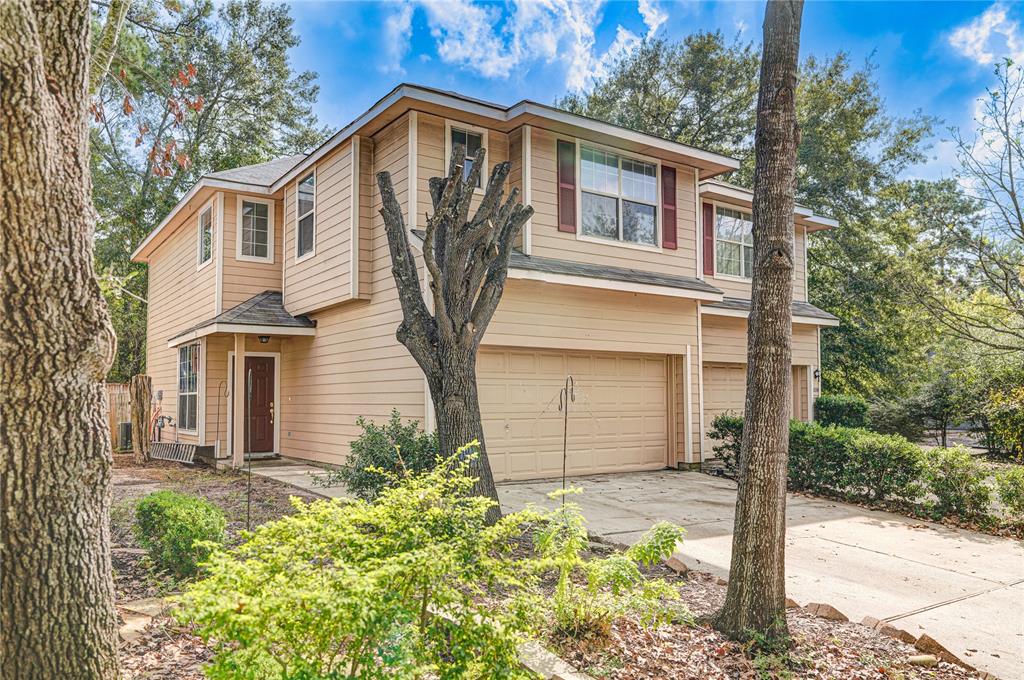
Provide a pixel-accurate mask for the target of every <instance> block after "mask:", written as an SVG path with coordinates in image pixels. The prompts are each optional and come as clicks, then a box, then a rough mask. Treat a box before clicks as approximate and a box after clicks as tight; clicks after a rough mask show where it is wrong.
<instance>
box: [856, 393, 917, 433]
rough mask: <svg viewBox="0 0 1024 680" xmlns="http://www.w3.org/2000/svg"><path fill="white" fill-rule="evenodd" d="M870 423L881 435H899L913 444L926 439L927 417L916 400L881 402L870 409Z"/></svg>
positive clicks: (876, 402)
mask: <svg viewBox="0 0 1024 680" xmlns="http://www.w3.org/2000/svg"><path fill="white" fill-rule="evenodd" d="M868 422H869V423H870V427H871V429H872V430H874V431H875V432H878V433H880V434H898V435H900V436H901V437H904V438H906V439H908V440H910V441H912V442H919V441H921V440H922V439H923V438H924V431H925V416H924V412H923V410H922V408H921V404H920V403H919V402H918V400H917V399H916V398H913V397H908V398H906V399H901V400H880V401H874V402H872V403H871V406H869V407H868Z"/></svg>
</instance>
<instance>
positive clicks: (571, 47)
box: [420, 0, 668, 90]
mask: <svg viewBox="0 0 1024 680" xmlns="http://www.w3.org/2000/svg"><path fill="white" fill-rule="evenodd" d="M420 4H421V5H422V6H423V8H424V10H425V13H426V17H427V24H428V26H429V27H430V34H431V37H432V38H433V39H434V42H435V45H436V48H437V54H438V56H439V57H440V59H441V61H443V62H445V63H447V64H453V65H456V66H460V67H462V68H465V69H468V70H470V71H474V72H476V73H479V74H480V75H482V76H484V77H486V78H508V77H510V76H512V74H513V73H515V72H516V70H517V69H525V68H527V67H528V65H529V64H530V63H532V62H537V61H543V62H547V63H551V62H554V61H556V60H558V61H562V62H564V63H565V64H566V83H565V84H566V87H568V88H569V89H571V90H583V89H586V88H587V87H589V86H590V85H592V84H593V82H594V79H595V78H600V77H601V76H602V75H605V74H607V72H608V69H609V67H610V66H611V64H612V63H614V61H615V60H617V59H619V58H621V57H623V56H625V55H626V54H628V53H629V52H630V51H632V50H633V49H635V48H636V46H637V45H638V44H639V43H640V41H641V40H642V38H641V37H640V36H638V35H637V34H636V33H634V32H632V31H630V30H628V29H626V28H624V27H623V26H618V27H617V29H616V34H615V39H614V41H613V42H612V44H611V45H610V46H609V47H608V49H607V50H605V51H604V52H599V51H598V50H597V49H596V42H597V39H596V35H595V28H596V27H597V26H598V25H599V24H600V23H601V15H602V10H603V9H604V4H605V0H593V1H591V2H579V1H578V0H508V2H507V3H506V4H505V5H504V7H502V6H498V5H481V4H476V3H474V2H472V1H471V0H420ZM503 10H504V11H503ZM637 12H638V14H639V15H640V17H641V19H642V20H643V23H644V25H645V26H646V28H647V31H646V33H645V36H646V37H650V36H653V35H654V34H655V33H656V32H657V31H658V29H659V28H660V27H661V26H662V25H663V24H664V23H665V21H667V19H668V14H667V13H666V12H665V11H664V10H663V9H662V8H661V7H660V6H659V5H658V4H657V3H656V1H655V0H638V3H637Z"/></svg>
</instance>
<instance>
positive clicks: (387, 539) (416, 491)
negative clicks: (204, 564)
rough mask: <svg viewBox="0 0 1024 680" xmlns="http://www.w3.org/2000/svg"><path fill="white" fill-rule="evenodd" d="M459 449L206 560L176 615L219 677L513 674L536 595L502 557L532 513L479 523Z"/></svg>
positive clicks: (526, 572) (527, 574)
mask: <svg viewBox="0 0 1024 680" xmlns="http://www.w3.org/2000/svg"><path fill="white" fill-rule="evenodd" d="M466 452H467V449H465V448H464V449H463V450H460V451H459V452H458V453H457V454H456V455H455V456H453V457H452V458H450V459H448V460H442V461H439V463H438V464H437V465H436V466H435V467H434V468H433V469H431V470H429V471H426V472H422V473H411V474H401V475H399V474H391V473H385V476H386V477H387V478H388V482H389V484H388V485H386V486H385V487H384V488H383V489H382V490H381V492H380V494H379V495H378V496H377V498H376V499H375V500H374V501H372V502H370V501H365V500H356V501H352V502H349V503H344V502H341V501H337V500H335V501H316V502H313V503H309V504H304V503H302V502H301V501H298V500H296V501H294V502H295V508H296V514H294V515H292V516H289V517H285V518H283V519H280V520H277V521H275V522H270V523H268V524H265V525H263V526H261V527H259V528H257V529H256V530H255V531H254V532H253V533H252V534H251V536H249V538H248V539H247V540H246V541H245V542H244V543H243V544H242V545H240V546H238V547H237V548H235V549H232V550H228V551H217V552H215V553H214V554H213V555H212V556H211V558H210V566H209V577H208V578H206V579H204V580H202V581H199V582H197V583H194V584H193V585H191V586H190V587H189V588H188V589H187V590H186V592H185V594H184V595H183V597H182V600H181V601H182V608H181V612H180V614H179V616H180V617H181V618H182V620H185V621H193V622H194V623H195V625H196V630H197V632H198V634H199V635H200V636H201V637H202V638H203V639H204V640H206V641H207V643H208V644H209V645H211V647H212V649H213V650H214V654H215V656H214V660H213V663H212V665H211V666H209V667H208V668H207V669H206V673H207V676H208V677H210V678H213V679H214V680H223V679H229V678H230V679H243V678H244V679H246V680H249V679H252V678H265V677H278V678H295V679H297V678H302V679H309V680H312V679H314V678H343V677H344V678H350V677H358V678H411V677H436V678H472V677H476V678H481V677H493V678H515V677H527V674H526V673H525V672H524V671H523V670H521V669H520V667H519V663H518V657H517V645H518V643H519V641H520V639H521V637H522V633H523V632H524V631H525V630H527V629H528V627H529V621H530V618H529V616H528V614H529V611H528V609H527V608H526V607H518V606H510V607H508V608H502V607H495V606H494V605H493V602H494V600H495V598H497V597H499V596H502V595H504V594H507V593H509V592H517V591H519V590H521V589H525V588H529V587H532V585H533V584H534V583H535V578H534V577H533V576H532V574H533V573H534V570H532V569H529V568H527V567H528V565H527V564H525V562H524V558H519V557H516V556H515V555H514V554H512V552H511V546H512V542H513V539H514V537H516V536H518V535H519V534H520V533H521V531H522V529H521V527H520V524H521V523H522V522H523V521H526V520H527V519H528V516H527V515H524V514H518V515H506V516H505V517H504V518H502V519H501V520H499V521H498V523H497V524H495V525H493V526H489V525H488V524H487V522H486V516H487V513H488V510H489V509H490V508H491V507H492V505H493V501H491V500H490V499H487V498H483V497H471V496H469V495H468V493H469V492H470V491H471V489H472V487H473V483H474V479H473V478H472V477H471V476H470V475H469V472H468V463H467V461H466V459H465V458H466V456H465V454H466Z"/></svg>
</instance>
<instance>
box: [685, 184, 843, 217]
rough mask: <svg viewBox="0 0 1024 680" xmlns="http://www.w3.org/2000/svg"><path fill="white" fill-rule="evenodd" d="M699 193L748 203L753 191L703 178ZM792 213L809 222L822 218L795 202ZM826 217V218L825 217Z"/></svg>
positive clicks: (751, 199) (752, 196) (752, 197)
mask: <svg viewBox="0 0 1024 680" xmlns="http://www.w3.org/2000/svg"><path fill="white" fill-rule="evenodd" d="M700 193H701V195H706V194H710V195H713V196H721V197H723V198H726V199H732V200H734V201H744V202H746V203H750V202H751V201H753V200H754V192H753V191H750V190H749V189H743V188H740V187H734V186H732V185H730V184H723V183H721V182H716V181H714V180H705V181H703V182H701V185H700ZM793 214H794V215H799V216H800V217H804V218H807V221H808V222H810V221H811V220H813V219H822V218H816V217H814V211H813V210H811V209H810V208H808V207H806V206H803V205H800V204H799V203H796V204H794V205H793ZM825 219H827V218H825Z"/></svg>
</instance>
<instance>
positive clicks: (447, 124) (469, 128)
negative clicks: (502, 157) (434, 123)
mask: <svg viewBox="0 0 1024 680" xmlns="http://www.w3.org/2000/svg"><path fill="white" fill-rule="evenodd" d="M452 128H454V129H456V130H464V131H466V132H474V133H476V134H478V135H480V148H481V149H483V150H484V167H483V169H482V170H481V171H480V186H478V187H473V193H481V194H482V193H484V189H485V188H486V187H487V179H488V178H489V177H490V173H489V172H487V168H488V166H490V165H491V158H490V156H491V148H490V146H488V141H487V128H482V127H479V126H477V125H470V124H469V123H462V122H459V121H457V120H449V119H447V118H446V119H445V121H444V170H443V172H444V173H445V175H447V174H448V163H449V162H450V161H451V159H452Z"/></svg>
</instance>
